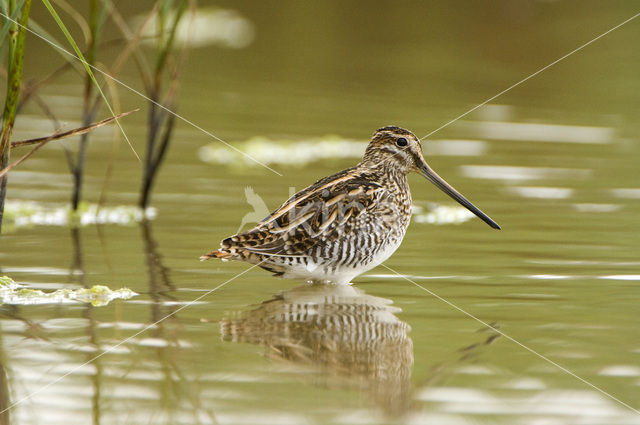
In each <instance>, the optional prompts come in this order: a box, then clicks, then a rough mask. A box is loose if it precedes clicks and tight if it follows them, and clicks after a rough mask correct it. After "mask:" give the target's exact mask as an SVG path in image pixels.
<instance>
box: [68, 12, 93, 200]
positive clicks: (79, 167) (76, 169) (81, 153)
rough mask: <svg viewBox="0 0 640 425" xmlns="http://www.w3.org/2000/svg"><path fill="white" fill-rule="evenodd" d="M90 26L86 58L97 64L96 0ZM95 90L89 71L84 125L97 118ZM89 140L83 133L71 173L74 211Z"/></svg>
mask: <svg viewBox="0 0 640 425" xmlns="http://www.w3.org/2000/svg"><path fill="white" fill-rule="evenodd" d="M89 28H90V30H91V34H90V35H91V36H90V38H89V40H88V46H87V56H86V60H87V62H88V63H89V64H90V65H94V64H95V60H96V41H97V40H96V38H97V37H98V32H99V25H98V12H97V5H96V0H90V1H89ZM92 91H93V81H92V79H91V76H90V75H89V74H88V73H87V74H86V75H85V80H84V97H83V103H82V105H83V107H82V110H83V112H82V125H83V126H86V125H89V123H91V122H92V121H93V119H94V118H95V113H96V110H95V109H93V108H92V107H91V95H92ZM88 141H89V134H88V133H86V134H83V135H82V136H81V138H80V144H79V146H78V154H77V156H76V160H75V163H74V166H73V168H72V169H71V174H72V176H73V192H72V194H71V208H72V209H73V211H77V210H78V206H79V205H80V197H81V195H82V183H83V179H84V165H85V161H86V157H87V142H88Z"/></svg>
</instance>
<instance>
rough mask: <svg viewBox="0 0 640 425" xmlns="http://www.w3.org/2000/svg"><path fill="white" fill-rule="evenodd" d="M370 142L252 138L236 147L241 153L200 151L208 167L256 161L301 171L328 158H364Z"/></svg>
mask: <svg viewBox="0 0 640 425" xmlns="http://www.w3.org/2000/svg"><path fill="white" fill-rule="evenodd" d="M367 144H368V142H365V141H356V140H351V139H345V138H343V137H339V136H325V137H319V138H313V139H308V140H304V141H300V142H294V141H287V140H273V139H269V138H268V137H253V138H251V139H249V140H247V141H246V142H239V143H234V146H235V147H236V148H238V150H239V151H242V152H245V153H246V154H247V155H242V154H241V153H240V152H238V151H234V150H231V149H229V148H227V147H224V146H221V145H220V143H217V142H216V143H211V144H209V145H207V146H203V147H202V148H200V150H199V151H198V157H199V158H200V159H201V160H202V161H204V162H208V163H212V164H225V165H247V166H251V167H254V166H256V165H259V164H258V163H256V162H255V161H253V160H251V158H250V157H253V158H255V159H257V160H259V161H260V162H262V163H264V164H283V165H291V166H295V167H302V166H305V165H307V164H308V163H310V162H315V161H322V160H324V159H329V158H358V159H359V158H362V155H363V153H364V150H365V149H366V147H367Z"/></svg>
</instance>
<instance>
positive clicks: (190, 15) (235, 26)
mask: <svg viewBox="0 0 640 425" xmlns="http://www.w3.org/2000/svg"><path fill="white" fill-rule="evenodd" d="M174 17H175V15H174V14H172V15H171V16H170V18H174ZM146 18H147V17H146V16H138V17H136V18H134V23H133V25H132V26H133V27H135V28H138V27H140V26H141V25H142V24H143V23H144V21H145V20H146ZM184 18H185V19H181V20H180V22H179V23H178V26H177V28H176V30H175V39H176V42H177V43H179V44H184V45H187V46H189V47H205V46H210V45H216V46H219V47H225V48H230V49H242V48H245V47H247V46H249V45H250V44H251V43H252V42H253V39H254V36H255V29H254V25H253V23H252V22H251V21H250V20H249V19H247V18H246V17H244V16H242V15H241V14H240V13H239V12H238V11H236V10H233V9H222V8H219V7H199V8H197V9H192V10H188V11H186V13H185V17H184ZM165 31H167V29H166V28H165ZM157 33H158V25H157V22H155V21H150V22H149V23H147V25H145V26H144V27H143V31H142V43H144V44H149V45H153V44H154V43H156V40H155V38H154V37H155V36H156V35H157Z"/></svg>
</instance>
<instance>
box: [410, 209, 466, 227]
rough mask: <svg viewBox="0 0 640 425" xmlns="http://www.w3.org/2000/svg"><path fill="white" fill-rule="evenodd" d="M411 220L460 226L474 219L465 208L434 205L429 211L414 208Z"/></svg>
mask: <svg viewBox="0 0 640 425" xmlns="http://www.w3.org/2000/svg"><path fill="white" fill-rule="evenodd" d="M412 210H413V215H412V216H411V220H412V221H413V222H415V223H429V224H460V223H464V222H466V221H469V220H471V219H472V218H473V213H472V212H471V211H469V210H467V209H466V208H464V207H459V206H457V205H456V206H448V205H432V206H430V209H429V211H427V212H425V211H424V208H422V207H421V206H418V205H413V206H412Z"/></svg>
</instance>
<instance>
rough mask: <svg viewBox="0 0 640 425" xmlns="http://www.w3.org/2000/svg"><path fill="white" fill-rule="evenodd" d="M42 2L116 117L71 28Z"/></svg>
mask: <svg viewBox="0 0 640 425" xmlns="http://www.w3.org/2000/svg"><path fill="white" fill-rule="evenodd" d="M42 3H44V5H45V7H46V8H47V10H49V13H50V14H51V16H52V17H53V19H54V20H55V21H56V24H58V27H60V30H61V31H62V32H63V33H64V36H65V37H66V38H67V41H68V42H69V44H71V47H73V50H74V51H75V53H76V55H77V56H78V58H80V62H82V65H83V66H84V69H85V71H86V72H87V74H89V76H90V77H91V80H92V81H93V84H94V85H95V86H96V88H97V90H98V92H99V93H100V96H101V97H102V100H103V101H104V104H105V105H106V106H107V109H109V113H110V114H111V115H112V116H113V117H115V116H116V114H115V112H114V111H113V109H112V108H111V104H110V103H109V101H108V100H107V97H106V96H105V94H104V92H103V91H102V88H101V87H100V84H99V83H98V80H96V77H95V75H93V71H92V70H91V67H90V66H89V63H88V62H87V61H86V59H85V58H84V55H83V54H82V51H81V50H80V48H79V47H78V44H77V43H76V42H75V40H74V39H73V37H72V36H71V33H69V30H68V29H67V27H66V26H65V24H64V22H62V19H60V16H59V15H58V13H57V12H56V10H55V9H54V8H53V6H52V5H51V3H50V2H49V0H42ZM115 122H116V124H117V125H118V128H119V129H120V132H121V133H122V136H123V137H124V139H125V140H126V141H127V144H128V145H129V147H130V148H131V151H132V152H133V154H134V155H135V156H136V158H137V159H138V161H140V156H139V155H138V153H137V152H136V150H135V149H134V147H133V145H132V144H131V141H130V140H129V137H127V134H126V133H125V131H124V128H122V125H121V124H120V121H118V119H117V118H115Z"/></svg>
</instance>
